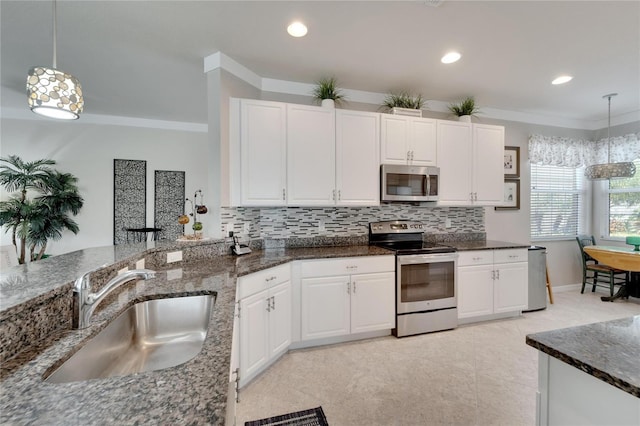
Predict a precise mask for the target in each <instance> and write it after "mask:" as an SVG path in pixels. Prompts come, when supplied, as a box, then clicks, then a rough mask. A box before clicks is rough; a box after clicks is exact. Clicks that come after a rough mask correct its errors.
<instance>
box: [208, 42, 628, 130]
mask: <svg viewBox="0 0 640 426" xmlns="http://www.w3.org/2000/svg"><path fill="white" fill-rule="evenodd" d="M218 68H222V69H224V70H225V71H228V72H229V73H231V74H233V75H235V76H236V77H238V78H240V79H241V80H244V81H245V82H247V83H249V84H251V85H252V86H254V87H256V88H257V89H259V90H261V91H265V92H274V93H284V94H288V95H301V96H310V93H311V91H312V90H313V88H314V87H315V84H309V83H300V82H296V81H287V80H278V79H273V78H266V77H261V76H259V75H258V74H256V73H255V72H253V71H251V70H250V69H249V68H247V67H245V66H244V65H242V64H240V63H238V62H237V61H235V60H233V59H231V58H230V57H229V56H227V55H225V54H224V53H222V52H216V53H213V54H211V55H209V56H207V57H205V58H204V72H205V73H207V72H209V71H213V70H215V69H218ZM342 91H343V92H344V94H345V95H346V97H348V98H349V100H350V101H353V102H362V103H366V104H374V105H380V104H382V103H383V102H384V99H385V98H386V96H387V95H386V94H382V93H376V92H366V91H363V90H353V89H342ZM426 102H427V105H428V109H429V111H437V112H449V109H448V105H449V104H448V103H446V102H442V101H438V100H427V101H426ZM478 116H479V117H485V118H491V119H496V120H506V121H517V122H523V123H530V124H539V125H543V126H554V127H564V128H570V129H580V130H599V129H602V128H604V127H607V121H606V120H578V119H572V118H566V117H556V116H548V115H544V114H532V113H526V112H520V111H509V110H504V109H499V108H490V107H483V108H482V113H479V114H478ZM636 121H640V110H638V111H634V112H630V113H626V114H621V115H618V116H616V117H611V125H612V126H614V125H616V126H617V125H620V124H627V123H633V122H636Z"/></svg>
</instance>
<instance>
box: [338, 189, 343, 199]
mask: <svg viewBox="0 0 640 426" xmlns="http://www.w3.org/2000/svg"><path fill="white" fill-rule="evenodd" d="M340 192H341V191H340V190H339V189H338V201H340V199H341V198H342V194H341V193H340Z"/></svg>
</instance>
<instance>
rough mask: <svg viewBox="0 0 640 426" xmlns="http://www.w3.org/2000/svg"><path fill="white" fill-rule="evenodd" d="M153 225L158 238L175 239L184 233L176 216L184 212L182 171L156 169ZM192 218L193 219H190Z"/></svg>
mask: <svg viewBox="0 0 640 426" xmlns="http://www.w3.org/2000/svg"><path fill="white" fill-rule="evenodd" d="M155 180H156V184H155V185H156V191H155V225H154V226H155V227H156V228H160V229H162V231H161V232H160V236H159V239H161V240H165V239H166V240H171V241H175V240H176V239H177V238H178V237H180V236H181V235H182V234H184V227H183V225H180V224H179V223H178V216H180V215H181V214H184V172H175V171H169V170H156V177H155ZM192 220H193V219H192Z"/></svg>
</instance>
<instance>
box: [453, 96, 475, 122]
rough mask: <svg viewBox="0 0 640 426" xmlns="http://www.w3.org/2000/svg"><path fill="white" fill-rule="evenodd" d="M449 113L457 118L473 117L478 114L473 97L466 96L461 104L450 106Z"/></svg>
mask: <svg viewBox="0 0 640 426" xmlns="http://www.w3.org/2000/svg"><path fill="white" fill-rule="evenodd" d="M449 111H451V112H452V113H454V114H455V115H457V116H458V117H462V116H463V115H475V114H476V113H478V112H480V110H479V109H478V106H477V105H476V100H475V99H474V98H473V96H467V97H466V98H465V99H464V100H462V101H461V102H458V103H452V104H450V105H449Z"/></svg>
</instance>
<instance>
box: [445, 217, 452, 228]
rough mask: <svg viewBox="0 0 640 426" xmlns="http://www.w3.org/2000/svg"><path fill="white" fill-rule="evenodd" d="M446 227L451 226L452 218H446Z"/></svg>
mask: <svg viewBox="0 0 640 426" xmlns="http://www.w3.org/2000/svg"><path fill="white" fill-rule="evenodd" d="M444 227H445V228H451V219H449V218H446V219H445V220H444Z"/></svg>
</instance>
